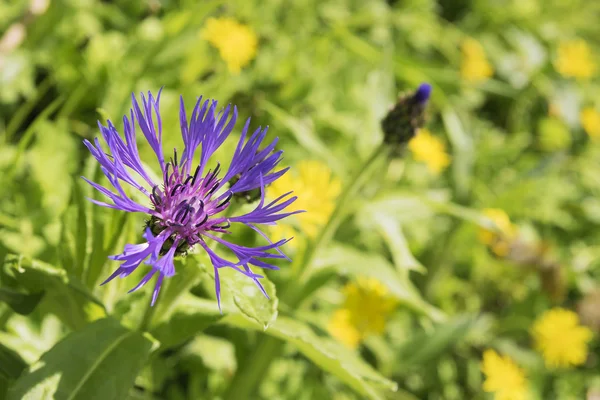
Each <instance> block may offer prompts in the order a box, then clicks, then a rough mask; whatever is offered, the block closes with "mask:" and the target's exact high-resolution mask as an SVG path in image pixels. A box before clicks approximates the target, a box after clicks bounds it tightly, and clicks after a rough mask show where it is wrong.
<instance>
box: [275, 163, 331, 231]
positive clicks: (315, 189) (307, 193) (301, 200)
mask: <svg viewBox="0 0 600 400" xmlns="http://www.w3.org/2000/svg"><path fill="white" fill-rule="evenodd" d="M295 170H296V171H298V174H297V175H295V176H294V175H291V174H286V175H284V176H282V177H281V179H278V180H277V181H276V182H273V183H272V184H271V186H270V187H269V188H268V194H269V195H270V196H271V197H273V198H275V197H278V196H281V195H282V194H284V193H287V192H289V191H290V190H291V188H294V191H295V192H296V193H298V200H297V201H296V204H295V205H296V207H298V208H300V209H302V210H305V211H306V213H302V214H300V215H298V222H299V224H300V228H301V229H302V231H304V233H306V234H307V235H308V236H309V237H314V236H315V235H316V234H317V232H318V230H319V228H320V227H322V226H323V225H325V224H326V223H327V221H328V220H329V217H330V215H331V213H332V212H333V210H334V208H335V201H336V199H337V197H338V196H339V195H340V192H341V191H342V182H341V181H340V179H339V178H337V177H335V176H333V174H332V172H331V170H330V169H329V167H328V166H327V164H325V163H323V162H320V161H300V162H299V163H298V165H297V166H296V169H295Z"/></svg>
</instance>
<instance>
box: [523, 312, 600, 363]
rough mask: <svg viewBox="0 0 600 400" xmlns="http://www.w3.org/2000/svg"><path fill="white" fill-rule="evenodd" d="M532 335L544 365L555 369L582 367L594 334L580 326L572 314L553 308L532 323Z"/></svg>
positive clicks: (576, 316)
mask: <svg viewBox="0 0 600 400" xmlns="http://www.w3.org/2000/svg"><path fill="white" fill-rule="evenodd" d="M531 335H532V336H533V340H534V342H535V347H536V349H537V350H538V351H539V352H540V353H542V356H543V357H544V360H545V362H546V365H547V366H548V367H551V368H556V367H570V366H573V365H581V364H583V363H584V362H585V360H586V359H587V353H588V348H587V344H588V342H589V341H590V340H592V335H593V334H592V331H591V330H590V329H589V328H587V327H585V326H582V325H580V324H579V316H578V315H577V314H576V313H574V312H573V311H570V310H566V309H564V308H553V309H552V310H549V311H546V312H545V313H544V314H542V316H540V317H539V318H538V319H537V320H536V321H535V323H534V324H533V327H532V328H531Z"/></svg>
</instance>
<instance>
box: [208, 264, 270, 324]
mask: <svg viewBox="0 0 600 400" xmlns="http://www.w3.org/2000/svg"><path fill="white" fill-rule="evenodd" d="M201 265H202V266H203V268H206V266H205V264H201ZM206 265H209V264H206ZM206 271H207V274H208V276H210V277H211V278H212V279H213V280H214V279H215V276H214V271H213V268H210V267H209V268H206ZM219 277H220V280H221V305H222V307H223V310H224V311H228V312H231V311H232V310H231V307H235V308H237V309H238V310H239V311H240V312H241V313H242V314H244V315H245V316H246V317H248V318H250V319H252V320H254V321H256V322H257V323H259V324H261V325H262V327H263V329H266V328H267V327H269V325H271V324H272V323H273V321H275V319H276V318H277V306H278V304H279V299H278V298H277V295H276V293H275V285H273V283H272V282H271V281H269V280H268V278H267V277H266V276H265V277H264V278H261V279H260V283H261V284H262V285H263V287H264V288H265V291H266V292H267V294H268V295H269V298H268V299H267V298H266V297H265V295H264V294H263V293H262V292H261V291H260V289H258V287H257V286H256V284H255V283H254V282H253V281H252V279H250V278H248V277H247V276H245V275H243V274H241V273H239V272H238V271H236V270H234V269H233V268H221V269H220V270H219Z"/></svg>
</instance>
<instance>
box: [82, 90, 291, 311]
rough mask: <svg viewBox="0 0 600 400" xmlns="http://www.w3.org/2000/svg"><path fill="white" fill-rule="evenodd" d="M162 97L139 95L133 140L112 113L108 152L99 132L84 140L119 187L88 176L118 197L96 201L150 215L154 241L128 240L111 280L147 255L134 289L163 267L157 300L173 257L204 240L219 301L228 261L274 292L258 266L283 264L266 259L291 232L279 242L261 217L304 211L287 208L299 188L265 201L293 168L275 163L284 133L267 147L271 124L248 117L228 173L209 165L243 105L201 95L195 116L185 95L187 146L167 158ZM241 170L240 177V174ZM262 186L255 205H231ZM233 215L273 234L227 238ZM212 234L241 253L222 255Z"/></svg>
mask: <svg viewBox="0 0 600 400" xmlns="http://www.w3.org/2000/svg"><path fill="white" fill-rule="evenodd" d="M159 99H160V92H159V93H158V96H157V97H156V98H154V97H153V96H152V94H151V93H150V92H148V98H147V99H146V98H145V97H144V95H143V94H142V104H141V107H140V105H139V104H138V102H137V100H136V99H135V97H134V96H133V95H132V104H133V109H132V110H131V113H130V117H129V118H128V117H127V116H124V117H123V123H124V131H125V135H124V136H125V140H123V138H122V137H121V135H120V134H119V133H118V132H117V130H116V128H115V127H114V125H113V124H112V122H110V121H108V127H105V126H102V125H101V124H100V123H99V124H98V125H99V126H100V131H101V133H102V136H103V138H104V141H105V142H106V145H107V147H108V151H107V152H106V151H105V150H104V148H103V147H102V145H101V143H100V141H99V140H98V139H97V138H96V139H95V140H94V144H92V143H90V142H89V141H87V140H85V141H84V142H85V145H86V146H87V148H88V149H89V150H90V152H91V153H92V155H93V156H94V157H95V158H96V159H97V160H98V162H99V163H100V165H101V168H102V172H103V173H104V175H105V176H106V177H107V178H108V181H109V182H110V184H111V186H112V189H107V188H105V187H103V186H100V185H99V184H97V183H94V182H91V181H89V180H88V179H86V178H84V179H85V180H86V181H87V182H88V183H89V184H90V185H92V186H93V187H94V188H95V189H97V190H98V191H99V192H101V193H102V194H103V195H105V196H106V197H107V198H108V199H109V200H110V201H111V202H110V203H104V202H100V201H96V200H92V201H93V202H94V203H96V204H98V205H101V206H105V207H109V208H115V209H118V210H123V211H128V212H140V213H144V214H147V215H148V217H149V220H148V223H147V227H146V229H145V232H144V234H143V237H144V239H146V241H145V242H144V243H141V244H128V245H126V246H125V249H124V251H123V253H122V254H119V255H116V256H112V257H111V258H112V259H113V260H116V261H119V262H121V266H120V267H119V268H117V270H116V271H115V272H114V273H113V274H112V275H111V276H109V277H108V279H106V280H105V281H104V282H103V284H105V283H107V282H109V281H110V280H112V279H114V278H116V277H120V278H124V277H126V276H128V275H130V274H131V273H132V272H133V271H135V269H136V268H137V267H138V266H139V265H140V263H141V262H142V261H144V260H146V261H145V263H146V264H148V265H150V266H151V269H150V271H149V272H148V274H147V275H146V276H145V277H144V278H143V279H142V280H141V282H140V283H139V284H138V285H137V286H136V287H134V288H133V289H132V290H131V291H135V290H137V289H139V288H140V287H142V286H143V285H145V284H146V283H147V282H148V281H149V280H150V279H151V278H152V277H153V276H154V275H158V276H157V278H156V284H155V287H154V293H153V295H152V304H154V302H155V301H156V297H157V296H158V292H159V290H160V286H161V283H162V281H163V278H165V277H170V276H173V275H174V274H175V267H174V264H173V258H174V257H175V256H176V255H180V254H184V253H185V252H186V251H187V250H188V249H190V248H191V247H192V246H195V245H199V246H200V247H202V248H203V249H204V251H206V253H207V254H208V256H209V258H210V260H211V262H212V265H213V267H214V272H215V289H216V294H217V300H218V301H219V304H220V281H219V269H220V268H225V267H228V268H233V269H235V270H237V271H238V272H240V273H242V274H244V275H246V276H247V277H248V278H250V279H252V280H253V281H254V282H255V283H256V285H257V286H258V287H259V288H260V289H261V291H262V292H263V293H264V294H265V295H266V292H265V290H264V289H263V287H262V285H261V284H260V282H259V281H258V278H262V276H261V275H258V274H255V273H254V272H253V271H252V270H251V268H250V266H251V265H252V266H255V267H258V268H267V269H277V267H276V266H274V265H271V264H269V263H268V262H266V261H263V260H261V259H281V258H286V257H285V256H284V255H283V253H282V252H281V250H280V247H281V246H282V245H283V244H285V243H286V242H287V241H288V240H289V239H288V240H285V239H281V240H278V241H276V242H274V243H272V242H271V241H269V240H268V239H267V236H266V235H265V234H264V233H263V232H262V231H261V230H260V228H259V227H258V226H257V225H260V224H264V225H272V224H273V223H275V221H278V220H280V219H282V218H284V217H286V216H288V215H291V214H295V213H297V212H298V211H295V212H287V211H285V208H286V207H287V206H289V205H290V204H292V203H293V202H294V200H296V197H290V194H291V191H289V192H287V193H284V194H282V195H281V196H279V197H278V198H276V199H274V200H273V201H271V202H268V203H267V202H265V196H264V188H265V185H267V184H270V183H272V182H274V181H275V180H276V179H278V178H279V177H281V176H282V175H283V174H284V173H285V172H286V171H287V168H286V169H280V170H278V171H274V169H275V168H276V166H277V164H278V163H279V161H280V157H281V153H282V152H281V151H275V145H276V143H277V139H275V140H274V141H273V142H271V143H269V144H268V145H266V146H264V147H262V148H261V150H259V148H260V147H261V144H262V141H263V140H264V138H265V136H266V134H267V128H265V129H261V128H260V127H259V128H258V129H256V130H255V131H254V132H253V133H252V134H250V137H248V134H249V133H248V128H249V126H250V120H249V119H248V120H247V121H246V124H245V125H244V128H243V130H242V134H241V137H240V140H239V142H238V145H237V148H236V149H235V152H234V153H233V155H232V159H231V163H230V166H229V168H227V170H226V171H225V173H224V174H221V172H222V171H221V167H220V164H218V163H217V164H216V165H215V166H214V168H213V169H209V160H210V157H211V155H212V154H213V153H214V152H215V151H216V150H217V149H218V148H219V146H221V144H222V143H223V142H224V141H225V139H227V137H228V136H229V134H230V133H231V131H232V130H233V128H234V125H235V122H236V119H237V108H236V107H233V110H232V108H231V106H230V105H229V106H227V107H226V108H225V110H221V111H220V112H219V113H217V102H216V101H214V100H213V101H210V100H205V101H202V98H200V99H198V101H197V102H196V105H195V106H194V109H193V111H192V115H191V118H190V120H189V121H188V118H187V115H186V111H185V106H184V104H183V98H181V102H180V110H179V119H180V124H181V135H182V137H183V142H184V149H183V152H182V153H181V156H180V157H178V154H177V151H176V150H174V154H173V158H171V161H168V162H166V161H165V155H164V153H163V148H162V123H161V116H160V112H159ZM136 122H137V125H138V126H139V128H140V130H141V131H142V133H143V134H144V137H145V138H146V140H147V141H148V143H149V144H150V146H151V148H152V150H153V151H154V153H155V154H156V157H157V159H158V165H159V167H160V170H161V180H160V181H155V180H154V179H152V178H151V177H150V174H148V173H147V172H146V170H145V169H144V167H143V165H142V162H141V160H140V156H139V153H138V149H137V144H136V133H135V125H136ZM199 148H200V149H199ZM198 149H199V153H200V163H199V165H196V161H195V155H196V150H198ZM220 175H221V176H220ZM235 176H237V179H236V180H235V181H234V180H233V177H235ZM124 184H127V185H130V186H132V187H133V188H134V189H135V190H138V191H140V192H141V194H142V196H144V197H145V198H146V199H147V202H144V203H147V204H141V203H138V202H136V201H134V200H133V199H132V198H131V197H129V196H128V195H127V194H126V191H125V188H124ZM254 189H259V190H260V191H261V198H260V201H259V202H258V204H257V205H256V207H255V208H254V209H253V210H252V211H250V212H248V213H246V214H243V215H240V216H233V217H231V216H227V215H226V214H225V213H224V211H225V210H226V209H227V208H228V207H229V205H230V200H231V198H232V196H233V195H235V194H236V193H241V192H247V191H251V190H254ZM231 223H241V224H244V225H246V226H248V227H250V228H252V229H253V230H255V231H256V232H258V233H259V234H260V235H261V236H262V237H263V238H265V239H266V240H267V241H268V244H267V245H264V246H258V247H254V248H252V247H245V246H241V245H237V244H234V243H231V242H230V241H228V240H225V239H223V238H221V237H220V234H228V233H230V232H229V231H228V228H229V226H230V224H231ZM209 239H210V240H212V241H215V242H216V243H217V244H219V245H221V246H223V247H226V248H227V249H228V250H229V252H230V253H231V254H232V255H233V256H234V257H235V258H236V259H237V260H235V261H228V260H226V259H224V258H222V257H221V256H219V255H217V253H216V252H215V251H214V250H213V249H211V247H209V245H208V243H207V241H208V240H209ZM272 251H274V252H272Z"/></svg>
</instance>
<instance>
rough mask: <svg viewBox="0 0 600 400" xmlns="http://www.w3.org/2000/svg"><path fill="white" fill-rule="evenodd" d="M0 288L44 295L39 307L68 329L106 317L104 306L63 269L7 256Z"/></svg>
mask: <svg viewBox="0 0 600 400" xmlns="http://www.w3.org/2000/svg"><path fill="white" fill-rule="evenodd" d="M0 279H1V281H0V282H1V284H2V285H3V286H4V285H6V286H8V287H10V288H13V289H18V290H20V291H23V292H26V293H30V294H34V293H40V292H44V293H45V295H44V298H43V300H42V302H41V304H40V305H41V306H43V307H44V310H45V311H48V312H51V313H53V314H55V315H56V316H58V317H59V318H60V319H61V320H62V321H63V322H64V323H65V324H67V325H68V326H70V327H71V328H72V329H79V328H81V327H83V326H84V325H85V324H87V323H88V322H90V321H93V320H95V319H98V318H102V317H103V316H105V315H106V311H105V310H104V306H103V305H102V303H101V302H100V301H99V300H97V299H96V298H95V297H94V296H93V295H92V294H91V293H90V292H89V291H88V290H87V289H86V288H85V287H84V286H83V284H82V283H81V282H79V281H78V280H77V279H75V278H73V277H71V276H69V275H68V274H67V272H66V271H65V270H63V269H59V268H56V267H54V266H52V265H49V264H46V263H44V262H41V261H37V260H32V259H31V258H28V257H23V256H17V255H8V256H7V257H6V259H5V261H4V264H3V266H2V270H1V271H0Z"/></svg>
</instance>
